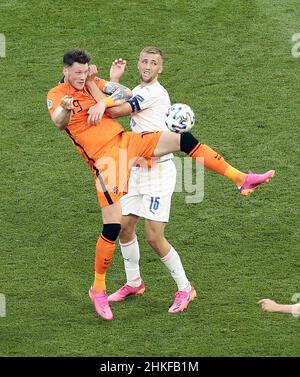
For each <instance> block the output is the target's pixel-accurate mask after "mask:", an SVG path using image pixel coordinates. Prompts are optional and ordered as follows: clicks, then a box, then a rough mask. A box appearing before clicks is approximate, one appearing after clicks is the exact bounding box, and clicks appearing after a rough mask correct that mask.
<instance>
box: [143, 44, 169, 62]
mask: <svg viewBox="0 0 300 377" xmlns="http://www.w3.org/2000/svg"><path fill="white" fill-rule="evenodd" d="M143 54H155V55H159V56H160V57H161V60H162V61H164V54H163V52H162V50H161V49H160V48H158V47H154V46H148V47H145V48H143V49H142V51H141V52H140V57H141V56H142V55H143Z"/></svg>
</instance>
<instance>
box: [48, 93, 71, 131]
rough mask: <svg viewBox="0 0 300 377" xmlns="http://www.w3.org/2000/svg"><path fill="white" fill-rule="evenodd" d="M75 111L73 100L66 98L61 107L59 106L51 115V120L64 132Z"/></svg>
mask: <svg viewBox="0 0 300 377" xmlns="http://www.w3.org/2000/svg"><path fill="white" fill-rule="evenodd" d="M72 110H73V98H72V97H69V96H64V97H63V98H62V99H61V102H60V106H58V107H57V108H56V109H55V110H54V111H53V113H52V114H51V119H52V120H53V122H54V123H55V125H56V126H57V128H59V129H60V130H63V129H65V128H66V127H67V125H68V123H69V122H70V119H71V114H72Z"/></svg>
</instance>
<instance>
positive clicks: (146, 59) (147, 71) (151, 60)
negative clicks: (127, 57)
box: [138, 53, 163, 84]
mask: <svg viewBox="0 0 300 377" xmlns="http://www.w3.org/2000/svg"><path fill="white" fill-rule="evenodd" d="M162 66H163V64H162V58H161V56H160V55H158V54H147V53H144V54H142V55H141V56H140V58H139V62H138V70H139V73H140V79H141V81H142V82H143V83H145V84H151V83H152V82H154V81H156V80H157V78H158V75H159V74H160V73H161V72H162V70H163V68H162Z"/></svg>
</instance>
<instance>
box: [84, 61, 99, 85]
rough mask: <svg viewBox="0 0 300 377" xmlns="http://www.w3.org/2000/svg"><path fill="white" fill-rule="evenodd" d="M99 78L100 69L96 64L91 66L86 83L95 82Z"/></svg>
mask: <svg viewBox="0 0 300 377" xmlns="http://www.w3.org/2000/svg"><path fill="white" fill-rule="evenodd" d="M97 76H98V68H97V66H96V65H95V64H91V65H89V70H88V75H87V78H86V81H93V80H94V78H95V77H97Z"/></svg>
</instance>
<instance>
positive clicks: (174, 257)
mask: <svg viewBox="0 0 300 377" xmlns="http://www.w3.org/2000/svg"><path fill="white" fill-rule="evenodd" d="M115 64H122V61H121V60H119V61H116V62H115ZM162 70H163V53H162V51H161V50H160V49H159V48H157V47H146V48H144V49H143V50H142V51H141V53H140V56H139V60H138V71H139V74H140V85H138V86H137V87H135V88H134V89H133V97H132V98H131V99H130V100H129V101H128V102H126V103H124V104H122V105H120V106H117V107H113V108H111V109H109V110H107V111H108V113H109V114H110V115H111V116H112V117H113V118H116V117H119V116H124V115H131V123H130V125H131V128H132V131H134V132H147V131H148V132H153V131H168V128H167V127H166V125H165V122H164V118H165V114H166V112H167V110H168V108H169V107H170V105H171V103H170V98H169V95H168V92H167V91H166V89H165V88H164V87H163V86H162V85H161V84H160V83H159V82H158V76H159V74H160V73H161V72H162ZM123 71H124V70H123ZM172 158H173V155H172V154H167V155H164V156H162V157H159V158H157V159H156V160H155V162H154V164H153V166H152V167H151V168H147V167H134V168H133V169H132V171H131V176H130V180H129V185H128V193H127V194H126V195H125V196H123V197H122V199H121V204H122V215H123V216H122V230H121V233H120V246H121V252H122V256H123V259H124V266H125V272H126V277H127V282H126V284H125V285H123V286H122V287H121V288H120V289H118V290H117V291H116V292H115V293H113V294H112V295H110V296H109V298H108V300H109V301H124V300H125V299H126V298H127V297H128V296H130V295H137V294H142V293H144V291H145V286H144V282H143V280H142V278H141V275H140V268H139V259H140V250H139V243H138V240H137V236H136V225H137V222H138V220H139V218H140V217H143V218H144V219H145V234H146V239H147V241H148V243H149V245H150V246H151V247H152V249H153V250H154V251H155V252H156V253H157V255H158V256H159V258H160V260H161V261H162V263H164V264H165V266H166V267H167V268H168V270H169V271H170V274H171V276H172V278H173V279H174V281H175V283H176V284H177V292H176V294H175V299H174V302H173V304H172V305H171V307H170V308H169V312H170V313H177V312H180V311H183V310H184V309H186V308H187V306H188V304H189V302H190V301H192V300H193V299H194V298H195V297H196V290H195V289H194V288H193V287H192V285H191V283H190V281H189V280H188V279H187V277H186V274H185V271H184V268H183V265H182V262H181V260H180V257H179V255H178V253H177V251H176V250H175V248H174V247H173V246H172V245H171V244H170V243H169V242H168V241H167V240H166V238H165V236H164V229H165V225H166V223H167V222H168V221H169V214H170V207H171V197H172V194H173V191H174V188H175V183H176V168H175V165H174V162H173V161H172Z"/></svg>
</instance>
